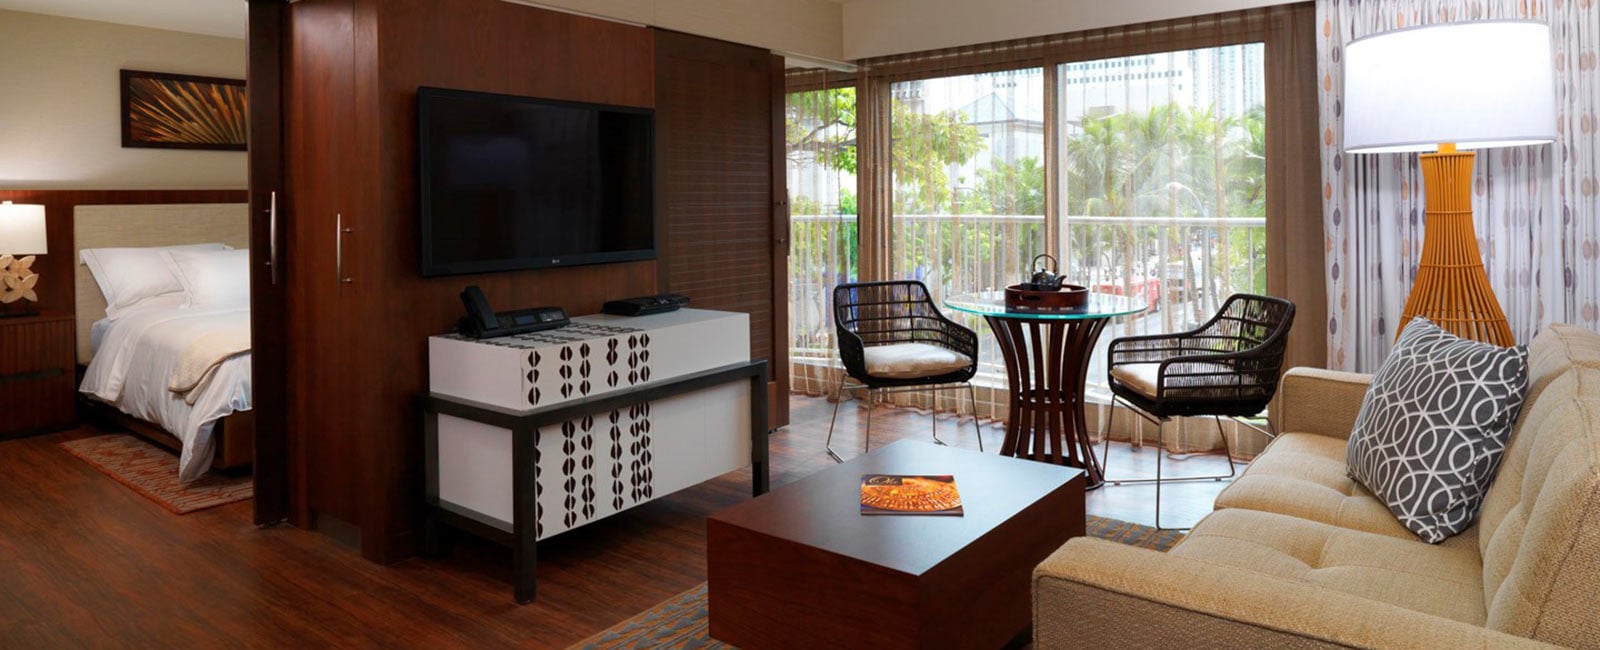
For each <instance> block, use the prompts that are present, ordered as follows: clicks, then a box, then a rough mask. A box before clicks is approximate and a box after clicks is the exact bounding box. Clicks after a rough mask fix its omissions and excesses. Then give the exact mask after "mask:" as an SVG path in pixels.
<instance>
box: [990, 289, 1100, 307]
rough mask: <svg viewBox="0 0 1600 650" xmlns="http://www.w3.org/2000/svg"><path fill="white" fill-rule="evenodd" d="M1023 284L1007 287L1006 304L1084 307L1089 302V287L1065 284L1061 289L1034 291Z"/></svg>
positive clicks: (1008, 305) (1014, 305)
mask: <svg viewBox="0 0 1600 650" xmlns="http://www.w3.org/2000/svg"><path fill="white" fill-rule="evenodd" d="M1022 287H1023V285H1020V284H1013V285H1011V286H1009V287H1006V306H1007V307H1025V308H1028V309H1082V308H1083V307H1084V305H1087V304H1089V288H1088V287H1083V286H1079V285H1076V284H1063V285H1061V290H1060V291H1034V290H1032V289H1024V288H1022Z"/></svg>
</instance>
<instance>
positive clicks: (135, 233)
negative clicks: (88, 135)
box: [73, 204, 255, 481]
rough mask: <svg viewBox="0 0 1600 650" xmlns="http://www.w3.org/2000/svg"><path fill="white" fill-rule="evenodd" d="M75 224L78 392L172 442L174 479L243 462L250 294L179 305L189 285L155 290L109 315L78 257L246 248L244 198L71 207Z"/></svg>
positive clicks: (249, 446) (250, 426) (247, 437)
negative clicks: (244, 299)
mask: <svg viewBox="0 0 1600 650" xmlns="http://www.w3.org/2000/svg"><path fill="white" fill-rule="evenodd" d="M73 228H74V242H73V244H74V246H73V247H74V251H73V257H74V259H75V260H78V263H76V264H75V268H76V269H77V271H76V274H75V275H76V277H75V282H76V305H75V311H76V320H77V328H78V330H77V334H78V335H77V346H78V348H77V355H78V363H79V365H80V366H84V368H83V370H82V374H83V381H82V383H81V384H80V385H79V391H80V392H81V393H82V394H84V395H85V396H86V397H87V398H88V399H89V400H90V401H91V402H92V403H95V404H98V405H100V406H101V407H102V408H101V410H102V411H103V412H104V414H105V415H106V416H107V418H108V419H110V420H112V421H113V422H115V423H117V424H119V425H121V426H123V427H125V428H127V429H129V430H131V431H133V432H134V433H137V434H139V435H141V436H143V437H145V438H147V439H149V440H151V441H152V442H155V443H157V444H160V445H163V446H165V447H168V448H170V449H172V450H174V451H176V452H177V453H178V455H179V461H178V463H179V478H180V480H183V481H190V480H194V479H196V478H199V477H200V476H201V475H203V474H204V473H205V471H206V469H207V468H209V467H217V468H221V469H236V468H241V467H244V466H248V465H249V464H250V463H251V461H252V456H253V454H254V444H255V426H254V419H253V417H252V416H251V413H250V408H251V390H250V380H251V357H250V352H249V320H250V314H249V307H248V303H243V304H236V303H229V304H211V303H201V302H200V301H198V300H197V299H196V300H193V301H192V302H194V304H188V303H189V302H191V300H190V298H191V297H190V296H189V294H187V293H184V294H181V295H172V294H162V295H161V296H159V297H153V298H150V299H147V300H142V301H139V302H137V303H136V304H133V305H127V304H123V303H122V301H119V303H118V304H116V305H112V306H110V308H109V313H108V305H107V301H106V294H105V293H104V292H103V291H102V288H101V284H100V283H99V282H98V281H97V280H96V273H95V270H94V269H91V268H90V265H89V264H87V263H85V262H84V261H83V260H84V259H85V256H84V255H83V251H85V250H89V251H103V250H104V249H125V248H139V249H149V248H154V247H163V250H169V251H177V250H191V249H204V252H208V253H209V252H212V251H216V252H222V249H224V248H227V247H231V248H233V249H237V250H235V251H230V252H231V253H238V254H239V255H242V256H247V255H248V253H247V252H244V251H245V250H246V249H247V248H248V244H249V217H248V209H247V207H246V205H245V204H185V205H104V206H101V205H96V206H78V207H76V208H75V210H74V213H73ZM168 247H170V248H168ZM94 254H95V253H91V257H92V256H93V255H94ZM229 259H233V257H231V256H230V258H229ZM101 264H104V262H101ZM95 268H96V269H100V270H101V273H102V274H105V273H106V271H105V268H113V267H102V266H96V267H95ZM198 268H200V269H204V268H206V267H198ZM230 268H231V267H230ZM243 272H244V273H245V274H246V275H247V274H248V269H247V268H244V269H243ZM112 275H116V274H112ZM181 275H182V274H179V276H180V277H181ZM197 275H198V271H193V270H191V273H190V276H191V277H196V276H197ZM123 277H127V276H126V275H123ZM202 279H203V278H202ZM185 286H186V287H187V286H188V285H187V284H186V285H185ZM196 291H197V292H198V291H199V290H198V289H197V290H196Z"/></svg>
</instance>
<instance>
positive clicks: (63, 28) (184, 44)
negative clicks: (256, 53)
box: [0, 0, 246, 189]
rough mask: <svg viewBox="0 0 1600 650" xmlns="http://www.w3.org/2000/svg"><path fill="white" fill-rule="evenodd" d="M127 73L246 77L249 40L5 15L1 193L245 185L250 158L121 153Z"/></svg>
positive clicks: (1, 33)
mask: <svg viewBox="0 0 1600 650" xmlns="http://www.w3.org/2000/svg"><path fill="white" fill-rule="evenodd" d="M235 1H239V0H235ZM124 68H128V69H134V70H150V71H154V72H175V73H183V74H198V75H208V76H216V77H231V78H236V79H243V78H244V71H245V42H244V41H243V40H242V39H233V38H220V37H215V36H199V35H195V34H186V33H182V32H172V31H165V30H159V29H148V28H144V27H128V26H123V25H113V24H111V23H102V22H94V21H87V20H77V19H72V18H58V17H54V16H44V15H40V14H28V13H19V12H14V11H0V189H243V188H244V187H245V186H246V172H245V154H244V153H243V152H238V151H173V150H163V149H123V148H122V130H121V129H122V127H121V122H120V120H119V117H118V114H119V112H120V110H121V107H120V102H121V99H120V98H121V94H120V89H119V87H118V86H119V84H120V83H121V81H120V78H119V75H118V71H119V70H122V69H124Z"/></svg>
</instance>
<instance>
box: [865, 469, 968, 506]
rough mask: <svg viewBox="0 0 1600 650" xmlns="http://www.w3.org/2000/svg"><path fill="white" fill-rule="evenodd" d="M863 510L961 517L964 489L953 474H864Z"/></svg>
mask: <svg viewBox="0 0 1600 650" xmlns="http://www.w3.org/2000/svg"><path fill="white" fill-rule="evenodd" d="M861 514H863V515H944V516H955V517H960V516H962V514H963V512H962V510H961V493H960V492H959V491H957V490H956V477H954V476H951V475H949V474H943V475H922V474H864V475H862V476H861Z"/></svg>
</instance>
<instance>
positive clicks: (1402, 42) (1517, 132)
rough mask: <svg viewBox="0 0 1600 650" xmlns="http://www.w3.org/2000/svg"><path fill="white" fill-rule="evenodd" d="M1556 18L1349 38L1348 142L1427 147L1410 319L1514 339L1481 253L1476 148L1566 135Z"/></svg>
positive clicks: (1351, 148)
mask: <svg viewBox="0 0 1600 650" xmlns="http://www.w3.org/2000/svg"><path fill="white" fill-rule="evenodd" d="M1553 61H1554V55H1553V52H1552V50H1551V49H1550V28H1549V26H1548V25H1545V24H1544V23H1539V22H1533V21H1520V20H1505V21H1485V22H1470V23H1450V24H1443V25H1433V26H1427V27H1415V28H1410V29H1402V30H1398V31H1392V32H1385V33H1382V34H1376V35H1373V36H1369V37H1366V38H1361V39H1357V40H1355V41H1352V42H1351V43H1350V44H1349V45H1347V46H1346V47H1345V49H1344V149H1345V151H1347V152H1349V153H1357V154H1366V153H1394V152H1412V151H1422V152H1426V151H1430V150H1434V149H1435V147H1437V151H1435V152H1434V153H1423V154H1422V177H1423V185H1424V187H1425V188H1426V190H1427V220H1426V222H1425V226H1424V228H1425V233H1424V237H1423V242H1422V259H1421V261H1420V263H1419V265H1418V267H1417V277H1416V280H1415V281H1414V282H1413V283H1412V285H1411V295H1410V296H1409V297H1407V298H1406V306H1405V310H1404V311H1403V312H1402V316H1401V319H1400V328H1399V329H1400V330H1404V329H1405V326H1406V323H1409V322H1410V321H1411V319H1412V318H1415V317H1417V316H1422V317H1424V318H1427V319H1428V320H1430V321H1433V322H1434V323H1435V324H1437V325H1439V326H1440V327H1442V328H1444V329H1445V330H1448V331H1450V332H1451V333H1454V334H1456V335H1457V336H1461V337H1463V338H1469V339H1474V340H1478V341H1485V342H1488V343H1493V344H1495V345H1501V346H1510V345H1513V344H1514V343H1515V340H1514V339H1513V337H1512V335H1511V326H1510V325H1509V324H1507V323H1506V316H1505V313H1504V312H1503V311H1501V309H1500V302H1499V300H1497V299H1496V298H1495V295H1494V290H1493V289H1491V288H1490V287H1489V276H1488V274H1487V273H1485V272H1484V269H1483V258H1481V257H1480V256H1479V255H1478V238H1477V235H1476V233H1475V232H1474V231H1473V226H1472V162H1473V152H1472V151H1471V150H1472V149H1482V148H1490V147H1516V146H1526V145H1535V144H1544V143H1547V142H1553V141H1555V139H1556V117H1555V115H1556V109H1555V101H1556V90H1555V71H1554V68H1553Z"/></svg>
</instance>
